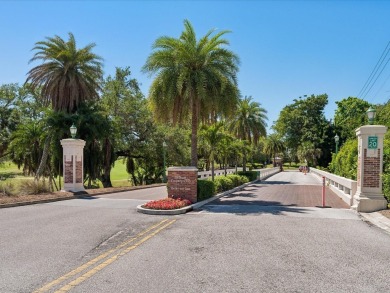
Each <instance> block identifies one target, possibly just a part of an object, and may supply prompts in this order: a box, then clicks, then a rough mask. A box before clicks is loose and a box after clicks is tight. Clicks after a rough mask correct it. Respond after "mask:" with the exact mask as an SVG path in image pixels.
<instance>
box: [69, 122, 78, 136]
mask: <svg viewBox="0 0 390 293" xmlns="http://www.w3.org/2000/svg"><path fill="white" fill-rule="evenodd" d="M76 133H77V127H76V126H75V125H74V123H73V124H72V126H71V127H70V135H71V136H72V138H75V137H76Z"/></svg>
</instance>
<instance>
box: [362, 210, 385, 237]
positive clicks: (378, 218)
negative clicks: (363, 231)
mask: <svg viewBox="0 0 390 293" xmlns="http://www.w3.org/2000/svg"><path fill="white" fill-rule="evenodd" d="M359 214H360V216H361V217H362V218H363V220H364V221H368V222H370V223H371V224H373V225H375V226H377V227H378V228H380V229H382V230H384V231H386V232H387V233H390V219H389V218H387V217H385V216H383V215H382V214H381V213H378V212H373V213H359Z"/></svg>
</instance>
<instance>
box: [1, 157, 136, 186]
mask: <svg viewBox="0 0 390 293" xmlns="http://www.w3.org/2000/svg"><path fill="white" fill-rule="evenodd" d="M0 178H1V180H0V182H8V181H12V183H13V184H15V185H16V186H18V185H19V182H20V181H22V180H33V177H31V176H24V175H23V173H22V170H19V169H18V166H17V165H16V164H14V163H12V162H4V163H2V164H0ZM128 178H129V174H127V172H126V165H125V164H124V162H123V160H122V159H119V160H117V161H116V162H115V165H114V167H113V169H112V170H111V182H112V185H113V186H114V187H122V186H124V187H125V186H132V184H131V182H129V181H128ZM4 179H5V180H4ZM56 182H57V184H58V178H56ZM61 184H62V185H63V183H61ZM99 187H103V186H102V184H101V183H100V182H99Z"/></svg>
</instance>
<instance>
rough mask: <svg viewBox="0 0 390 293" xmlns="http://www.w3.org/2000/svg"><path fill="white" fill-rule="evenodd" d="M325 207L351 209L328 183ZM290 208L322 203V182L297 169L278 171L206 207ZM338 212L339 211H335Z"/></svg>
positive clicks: (242, 209) (245, 209) (238, 209)
mask: <svg viewBox="0 0 390 293" xmlns="http://www.w3.org/2000/svg"><path fill="white" fill-rule="evenodd" d="M325 190H326V192H325V194H326V200H325V205H326V207H332V208H338V209H349V206H348V205H347V204H346V203H345V202H344V201H343V200H342V199H341V198H339V197H338V196H337V195H336V194H335V193H334V192H333V191H331V190H330V189H329V188H327V187H326V189H325ZM265 206H268V207H269V208H268V210H271V209H272V210H274V211H277V210H279V211H280V210H284V211H287V210H289V209H290V210H291V208H292V207H321V206H322V182H321V180H320V178H318V177H317V176H315V175H312V174H310V173H309V174H307V175H305V174H303V173H301V172H298V171H287V172H281V173H278V174H276V175H274V176H272V177H270V178H269V179H268V180H265V181H261V182H259V183H254V184H251V185H249V186H247V187H246V188H244V189H243V190H241V191H238V192H234V193H232V194H230V195H228V196H225V197H221V198H220V199H218V200H215V201H213V202H211V203H210V204H208V205H207V206H205V207H204V208H203V210H208V211H211V210H212V211H214V212H217V211H218V212H229V211H230V212H235V213H255V212H257V211H259V210H264V207H265ZM333 213H336V212H333Z"/></svg>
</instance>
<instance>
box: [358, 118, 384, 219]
mask: <svg viewBox="0 0 390 293" xmlns="http://www.w3.org/2000/svg"><path fill="white" fill-rule="evenodd" d="M386 131H387V127H386V126H381V125H365V126H362V127H360V128H358V129H356V135H357V137H358V170H357V191H356V194H355V195H354V198H353V206H352V208H354V209H356V210H357V211H358V212H367V213H369V212H374V211H378V210H382V209H385V208H386V207H387V201H386V199H385V198H384V196H383V192H382V177H381V176H382V171H383V136H384V135H385V133H386Z"/></svg>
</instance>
